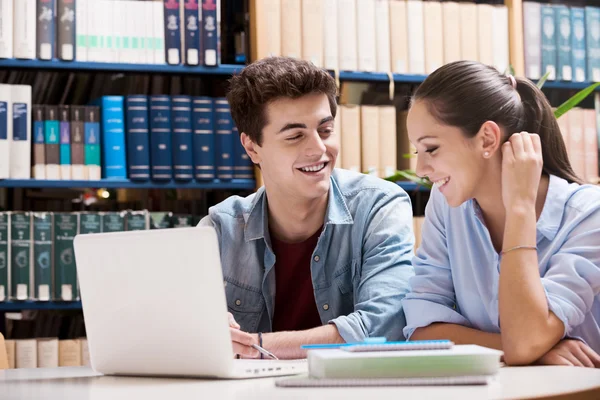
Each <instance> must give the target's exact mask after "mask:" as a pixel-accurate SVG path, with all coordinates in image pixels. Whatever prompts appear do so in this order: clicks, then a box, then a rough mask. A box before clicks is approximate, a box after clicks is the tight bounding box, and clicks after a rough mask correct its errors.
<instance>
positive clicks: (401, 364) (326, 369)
mask: <svg viewBox="0 0 600 400" xmlns="http://www.w3.org/2000/svg"><path fill="white" fill-rule="evenodd" d="M501 356H502V352H501V351H498V350H494V349H489V348H485V347H481V346H477V345H455V346H453V347H452V348H450V349H443V350H400V351H385V352H379V351H373V352H349V351H344V350H341V349H333V350H309V351H308V354H307V360H308V376H309V377H310V378H317V379H323V378H326V379H327V378H334V379H382V378H383V379H394V378H435V377H461V376H491V375H494V374H496V373H497V372H498V369H499V368H500V357H501Z"/></svg>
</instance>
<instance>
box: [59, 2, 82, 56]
mask: <svg viewBox="0 0 600 400" xmlns="http://www.w3.org/2000/svg"><path fill="white" fill-rule="evenodd" d="M77 6H79V1H77ZM76 15H77V13H76V11H75V0H58V5H57V15H56V20H57V21H56V22H57V25H58V27H57V28H58V43H57V46H58V58H60V59H61V60H64V61H73V60H74V59H75V58H76V53H75V51H76V40H75V39H76V37H77V20H76Z"/></svg>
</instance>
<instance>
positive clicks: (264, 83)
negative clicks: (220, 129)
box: [227, 57, 337, 146]
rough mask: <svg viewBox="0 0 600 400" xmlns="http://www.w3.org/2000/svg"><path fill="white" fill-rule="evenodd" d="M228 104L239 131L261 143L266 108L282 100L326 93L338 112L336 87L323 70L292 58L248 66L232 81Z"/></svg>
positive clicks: (331, 105)
mask: <svg viewBox="0 0 600 400" xmlns="http://www.w3.org/2000/svg"><path fill="white" fill-rule="evenodd" d="M229 82H230V86H229V91H228V93H227V101H228V102H229V105H230V107H231V116H232V117H233V121H234V122H235V124H236V126H237V128H238V131H239V132H240V133H242V132H244V133H245V134H247V135H248V136H249V137H250V139H251V140H252V141H253V142H254V143H256V144H258V145H259V146H260V145H261V144H262V130H263V128H264V127H265V126H266V125H267V124H268V122H269V121H267V116H266V106H267V105H268V104H269V103H270V102H273V101H275V100H277V99H279V98H286V97H287V98H292V99H297V98H300V97H302V96H304V95H307V94H313V93H323V94H325V95H327V98H328V99H329V106H330V108H331V115H332V116H333V117H334V118H335V114H336V111H337V103H336V95H337V86H336V84H335V80H334V79H333V77H332V76H331V75H330V74H329V73H328V72H327V71H326V70H324V69H322V68H318V67H316V66H315V65H313V64H311V63H310V62H308V61H304V60H298V59H295V58H290V57H268V58H264V59H262V60H259V61H256V62H254V63H252V64H250V65H248V66H247V67H245V68H244V69H243V70H242V71H241V72H240V73H239V74H237V75H234V76H233V77H232V78H231V79H230V81H229Z"/></svg>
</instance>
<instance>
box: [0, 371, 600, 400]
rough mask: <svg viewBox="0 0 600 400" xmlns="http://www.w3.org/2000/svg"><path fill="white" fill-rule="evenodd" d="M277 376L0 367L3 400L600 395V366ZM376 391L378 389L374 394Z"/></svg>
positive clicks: (466, 398)
mask: <svg viewBox="0 0 600 400" xmlns="http://www.w3.org/2000/svg"><path fill="white" fill-rule="evenodd" d="M276 379H283V378H281V377H278V378H260V379H244V380H233V381H232V380H211V379H182V378H137V377H115V376H102V375H100V374H98V373H95V372H94V371H93V370H92V369H90V368H89V367H62V368H49V369H45V368H37V369H12V370H4V371H0V399H2V400H13V399H38V398H40V399H41V398H43V399H47V400H55V399H56V400H59V399H60V400H70V399H79V400H88V399H92V400H104V399H110V400H120V399H123V400H130V399H141V400H153V399H157V400H158V399H160V400H165V399H167V400H174V399H188V398H189V399H210V398H218V400H228V399H257V400H266V399H276V398H277V399H279V398H285V399H286V400H294V399H299V400H305V399H307V398H327V399H344V400H353V399H360V400H365V399H368V398H369V397H372V396H373V395H376V398H378V399H385V398H389V399H394V400H397V399H402V400H404V399H407V398H421V399H425V398H427V399H436V398H439V399H460V400H469V399H478V400H479V399H515V398H519V399H523V398H536V399H537V398H544V397H548V396H556V395H566V394H569V393H571V394H574V393H579V394H580V396H579V398H586V399H587V398H590V399H594V398H595V399H598V398H600V369H590V368H578V367H564V366H535V367H504V368H501V369H500V372H499V373H498V375H497V376H496V377H495V378H494V380H493V382H491V383H490V384H489V385H482V386H443V387H435V386H419V387H415V386H411V387H409V386H405V387H400V386H396V387H377V388H375V387H366V388H279V387H276V386H275V380H276ZM373 392H376V393H373Z"/></svg>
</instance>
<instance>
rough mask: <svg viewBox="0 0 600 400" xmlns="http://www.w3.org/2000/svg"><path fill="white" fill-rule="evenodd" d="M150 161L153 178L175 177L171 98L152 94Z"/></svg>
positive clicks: (168, 178) (167, 178)
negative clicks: (172, 150)
mask: <svg viewBox="0 0 600 400" xmlns="http://www.w3.org/2000/svg"><path fill="white" fill-rule="evenodd" d="M149 101H150V163H151V165H152V179H153V180H163V181H164V180H171V179H172V178H173V166H172V160H173V155H172V153H171V98H170V97H169V96H150V99H149Z"/></svg>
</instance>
